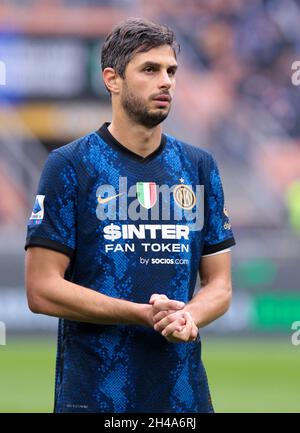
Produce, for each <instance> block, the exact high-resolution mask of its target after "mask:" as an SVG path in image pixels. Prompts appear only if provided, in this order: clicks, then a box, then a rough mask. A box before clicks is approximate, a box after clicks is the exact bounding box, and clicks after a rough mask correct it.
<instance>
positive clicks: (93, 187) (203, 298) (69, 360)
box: [25, 19, 235, 412]
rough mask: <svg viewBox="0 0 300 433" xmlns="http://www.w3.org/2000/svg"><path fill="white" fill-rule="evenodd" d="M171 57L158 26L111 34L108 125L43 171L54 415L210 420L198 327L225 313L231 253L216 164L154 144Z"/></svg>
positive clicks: (164, 141)
mask: <svg viewBox="0 0 300 433" xmlns="http://www.w3.org/2000/svg"><path fill="white" fill-rule="evenodd" d="M178 49H179V46H178V44H177V43H176V41H175V37H174V33H173V32H172V31H171V30H170V29H169V28H168V27H166V26H162V25H158V24H155V23H152V22H149V21H147V20H143V19H128V20H126V21H124V22H122V23H121V24H119V25H118V26H116V27H115V28H114V29H113V30H112V32H111V33H110V34H109V35H108V36H107V38H106V40H105V42H104V44H103V47H102V71H103V79H104V83H105V86H106V88H107V90H108V92H109V93H110V96H111V103H112V121H111V123H105V124H104V125H102V126H101V128H100V129H99V130H98V131H96V132H91V133H90V134H88V135H86V136H84V137H82V138H80V139H78V140H76V141H75V142H73V143H70V144H68V145H66V146H63V147H61V148H60V149H57V150H55V151H53V152H52V153H51V154H50V156H49V158H48V160H47V162H46V164H45V167H44V170H43V173H42V176H41V180H40V184H39V187H38V194H37V196H36V200H35V205H34V208H33V211H32V214H31V217H30V219H29V223H28V235H27V240H26V247H25V248H26V250H27V253H26V287H27V297H28V304H29V308H30V309H31V311H33V312H35V313H40V314H47V315H50V316H56V317H58V318H59V329H58V347H57V364H56V387H55V411H56V412H213V407H212V403H211V399H210V393H209V388H208V383H207V378H206V373H205V369H204V367H203V364H202V361H201V340H200V336H199V333H198V329H199V328H201V327H203V326H205V325H207V324H208V323H210V322H212V321H213V320H215V319H217V318H218V317H220V316H221V315H222V314H224V313H225V312H226V311H227V309H228V307H229V304H230V300H231V275H230V274H231V272H230V247H231V246H232V245H234V243H235V242H234V238H233V234H232V231H231V226H230V222H229V220H228V214H227V211H226V208H225V207H224V197H223V190H222V184H221V180H220V176H219V173H218V169H217V166H216V163H215V160H214V159H213V157H212V156H211V155H210V154H209V153H208V152H207V151H205V150H203V149H201V148H199V147H194V146H192V145H189V144H186V143H183V142H181V141H179V140H177V139H176V138H174V137H171V136H170V135H167V134H163V133H162V128H161V123H162V122H163V120H164V119H165V118H166V117H167V116H168V113H169V111H170V107H171V102H172V98H173V94H174V90H175V74H176V70H177V60H176V59H177V52H178ZM124 182H126V188H125V189H124V188H123V186H122V185H124ZM166 192H168V193H169V194H168V197H167V196H166ZM198 272H200V276H201V286H202V289H201V290H200V291H199V292H197V293H194V290H195V286H196V278H197V273H198Z"/></svg>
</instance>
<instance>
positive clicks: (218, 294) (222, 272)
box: [186, 252, 232, 328]
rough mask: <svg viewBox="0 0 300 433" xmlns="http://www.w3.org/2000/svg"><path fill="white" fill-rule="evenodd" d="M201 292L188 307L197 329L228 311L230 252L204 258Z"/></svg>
mask: <svg viewBox="0 0 300 433" xmlns="http://www.w3.org/2000/svg"><path fill="white" fill-rule="evenodd" d="M200 277H201V287H202V288H201V290H200V291H199V292H198V293H197V294H196V295H195V296H194V297H193V298H192V299H191V301H190V302H189V303H188V304H187V305H186V311H188V312H190V313H191V315H192V317H193V319H194V321H195V323H196V325H197V327H198V328H202V327H203V326H206V325H208V324H209V323H210V322H213V321H214V320H216V319H217V318H218V317H220V316H222V315H223V314H224V313H226V311H227V310H228V308H229V306H230V302H231V296H232V286H231V254H230V252H227V253H221V254H217V255H215V256H208V257H203V258H202V261H201V266H200Z"/></svg>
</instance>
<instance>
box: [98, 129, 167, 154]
mask: <svg viewBox="0 0 300 433" xmlns="http://www.w3.org/2000/svg"><path fill="white" fill-rule="evenodd" d="M109 125H110V123H109V122H105V123H103V125H102V126H101V128H100V129H98V131H96V133H97V134H98V135H99V136H100V138H102V139H103V140H104V141H105V142H106V143H107V144H109V145H110V146H111V147H113V148H114V149H116V150H118V151H121V152H123V153H125V154H127V155H128V156H130V157H131V158H133V159H135V160H136V161H139V162H146V161H150V160H152V159H153V158H155V157H156V156H157V155H159V154H160V153H161V152H162V151H163V149H164V147H165V144H166V141H167V140H166V136H165V135H164V134H162V135H161V141H160V145H159V146H158V147H157V148H156V149H155V150H154V151H153V152H152V153H150V154H149V155H147V156H146V157H143V156H141V155H138V154H137V153H135V152H133V151H132V150H130V149H128V148H127V147H126V146H123V144H121V143H120V142H119V141H118V140H116V139H115V137H114V136H113V135H112V134H111V133H110V132H109V130H108V126H109Z"/></svg>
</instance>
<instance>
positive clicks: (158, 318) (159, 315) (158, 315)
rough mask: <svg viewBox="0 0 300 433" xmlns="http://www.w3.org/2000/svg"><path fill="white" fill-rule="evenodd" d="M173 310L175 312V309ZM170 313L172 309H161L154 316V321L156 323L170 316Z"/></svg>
mask: <svg viewBox="0 0 300 433" xmlns="http://www.w3.org/2000/svg"><path fill="white" fill-rule="evenodd" d="M172 312H174V310H172ZM168 314H170V311H159V312H158V313H156V314H155V315H154V316H153V322H154V323H157V322H160V321H161V320H162V319H164V318H165V317H166V316H168Z"/></svg>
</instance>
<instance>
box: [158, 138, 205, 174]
mask: <svg viewBox="0 0 300 433" xmlns="http://www.w3.org/2000/svg"><path fill="white" fill-rule="evenodd" d="M165 135H166V137H167V139H168V142H169V143H170V146H169V153H170V154H171V155H170V156H172V157H174V159H176V157H178V156H182V157H183V158H185V159H186V160H188V161H190V162H191V163H196V164H197V165H198V167H199V166H204V167H206V168H208V167H210V166H211V163H212V161H213V156H212V154H211V153H210V152H209V151H208V150H207V149H204V148H203V147H200V146H195V145H193V144H189V143H186V142H184V141H182V140H179V139H178V138H175V137H173V136H171V135H169V134H165Z"/></svg>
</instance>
